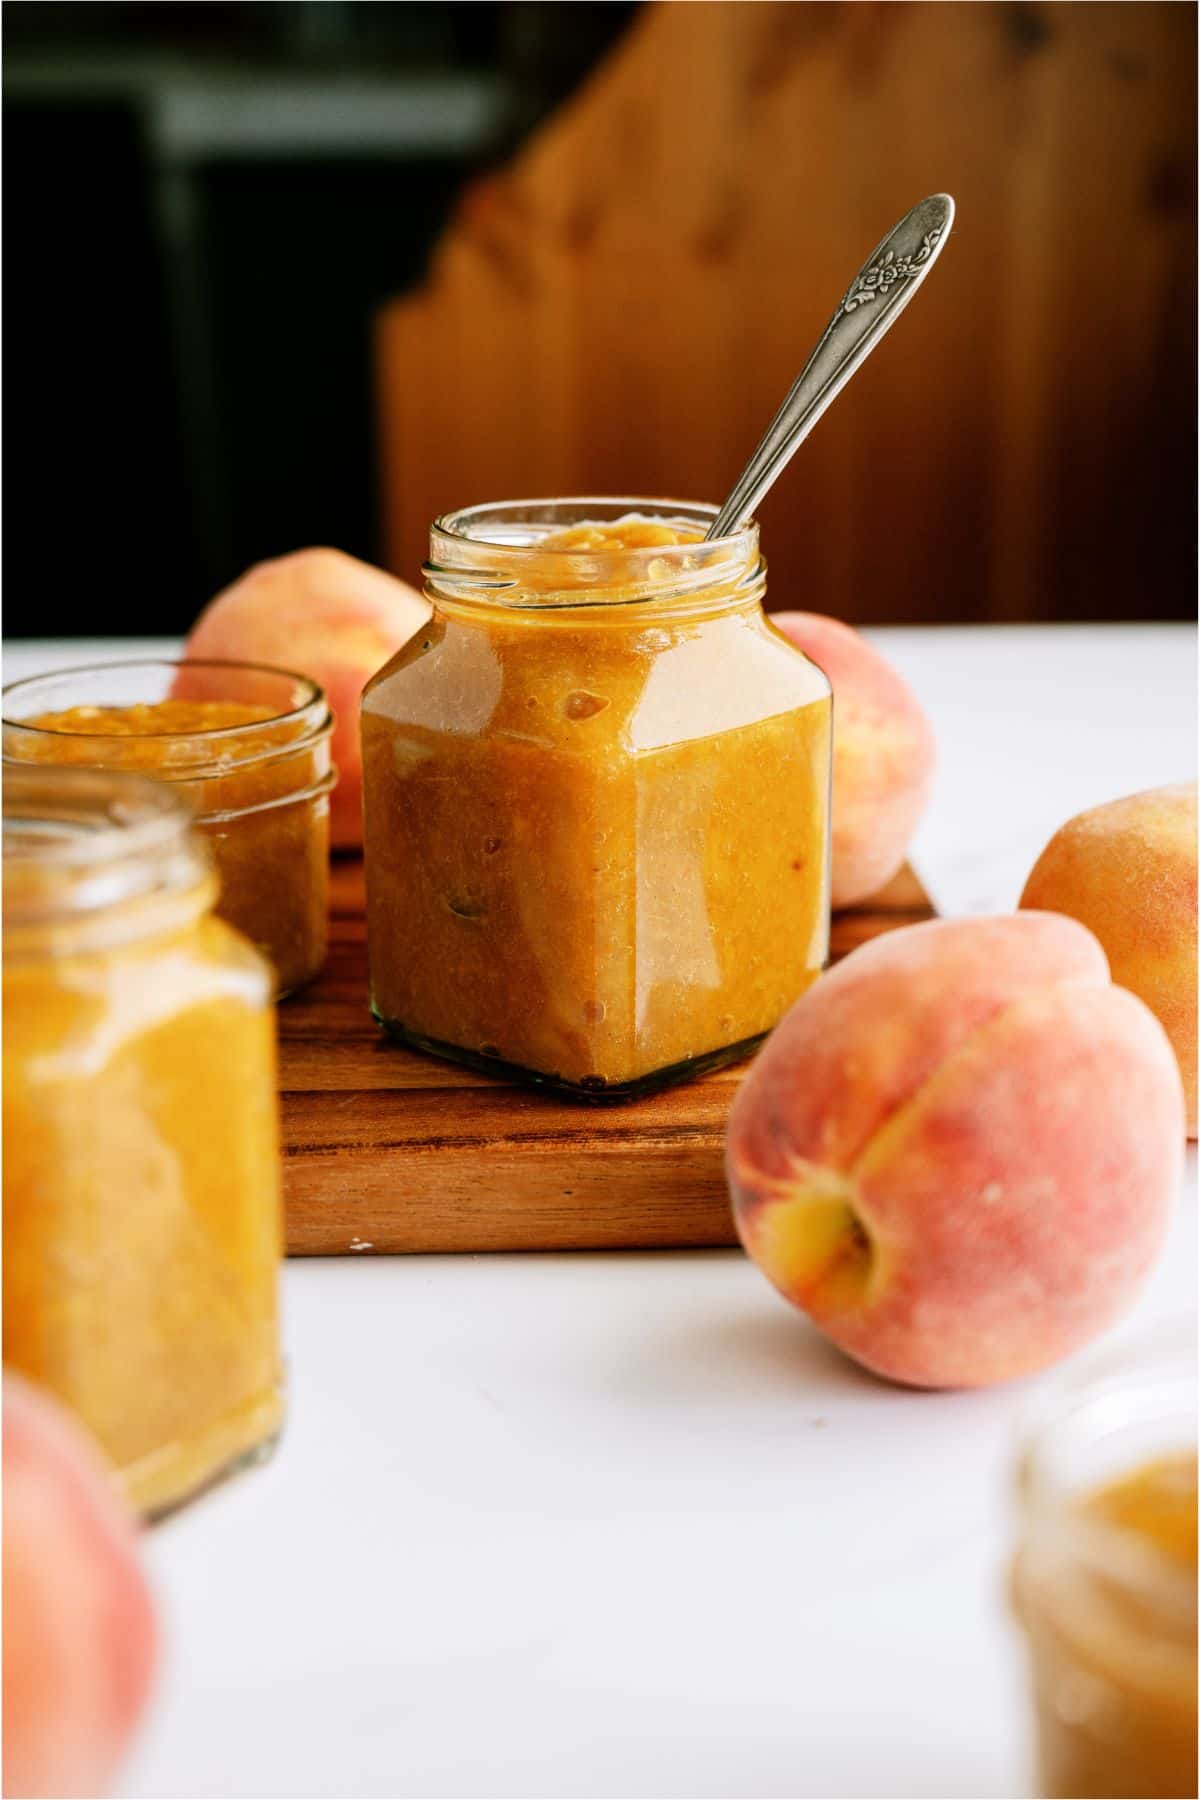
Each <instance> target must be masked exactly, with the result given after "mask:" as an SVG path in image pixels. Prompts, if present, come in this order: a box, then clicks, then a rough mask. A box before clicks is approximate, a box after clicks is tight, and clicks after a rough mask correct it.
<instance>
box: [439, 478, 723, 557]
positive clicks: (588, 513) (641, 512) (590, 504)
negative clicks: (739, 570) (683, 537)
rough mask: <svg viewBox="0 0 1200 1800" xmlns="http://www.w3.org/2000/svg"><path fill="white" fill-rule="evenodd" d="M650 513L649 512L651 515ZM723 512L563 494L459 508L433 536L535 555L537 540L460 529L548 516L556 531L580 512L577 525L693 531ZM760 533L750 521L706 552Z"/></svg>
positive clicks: (668, 550)
mask: <svg viewBox="0 0 1200 1800" xmlns="http://www.w3.org/2000/svg"><path fill="white" fill-rule="evenodd" d="M647 508H650V509H651V510H650V511H649V512H647V510H646V509H647ZM720 510H721V509H720V507H719V506H716V505H714V504H713V502H712V501H711V500H675V499H671V498H670V497H664V496H661V495H659V496H651V495H646V494H641V495H638V494H559V495H547V496H545V497H543V498H541V499H532V500H484V501H480V502H477V503H476V504H475V505H474V506H461V507H456V508H455V509H454V511H453V512H447V513H441V514H440V515H439V516H438V517H437V518H436V519H435V520H434V521H433V530H434V531H437V532H440V534H441V535H442V536H443V537H446V538H450V539H455V540H457V541H458V542H460V543H464V544H477V545H486V546H487V547H488V548H496V549H499V550H508V551H521V550H536V549H538V547H539V544H538V540H537V539H536V538H530V539H529V540H528V541H526V542H524V543H522V542H519V541H517V540H515V539H512V538H489V537H485V536H483V535H482V534H481V533H479V532H474V531H468V530H463V529H462V527H463V525H464V524H466V523H468V522H469V521H471V520H474V519H477V518H479V519H483V518H488V517H490V516H494V515H497V514H503V513H506V512H511V513H512V514H513V523H514V525H520V524H528V525H533V524H536V523H538V522H539V521H538V520H537V517H536V515H537V514H544V515H547V517H546V521H545V523H546V529H547V531H550V530H556V529H559V528H561V527H562V526H564V525H565V524H566V523H567V521H566V520H565V519H562V520H560V519H557V518H554V517H553V516H551V515H553V514H554V513H555V512H556V511H559V512H564V513H565V512H568V511H571V512H575V511H577V512H578V513H579V519H578V520H577V521H574V522H575V523H583V522H584V521H594V520H596V519H597V518H599V519H600V520H601V521H602V522H605V523H612V521H613V520H615V519H620V518H626V517H630V516H633V517H635V518H637V517H646V518H654V517H660V518H671V519H679V520H684V519H687V520H689V521H690V522H691V523H692V524H695V525H704V524H709V525H711V523H712V521H713V520H714V519H715V518H716V516H717V514H718V513H719V512H720ZM757 530H758V525H757V521H755V520H753V519H751V520H749V521H748V522H747V523H746V524H745V525H742V526H740V527H739V529H738V530H737V531H731V532H729V533H727V534H726V535H725V536H724V537H719V538H713V539H712V542H711V545H708V544H707V543H706V547H707V548H711V549H712V550H716V549H718V548H719V547H721V546H724V547H725V548H726V549H732V548H736V547H737V546H738V545H741V544H749V543H750V542H751V540H752V538H753V536H754V535H755V534H756V532H757ZM699 547H700V546H699V545H698V544H694V543H692V544H661V545H654V546H652V547H651V548H650V550H649V554H650V555H652V556H665V557H668V558H670V557H671V556H672V555H674V556H676V557H679V556H681V555H684V554H686V553H687V552H688V551H691V552H692V553H693V554H694V553H695V551H696V550H697V549H699ZM546 554H550V555H553V556H561V557H563V558H567V557H572V558H575V557H578V558H580V559H582V560H585V561H586V560H589V559H594V557H595V552H594V551H578V550H552V551H550V552H548V553H546ZM608 554H610V555H616V556H643V555H645V554H647V551H646V548H645V547H644V546H643V547H639V548H638V549H636V550H618V551H612V552H609V553H608Z"/></svg>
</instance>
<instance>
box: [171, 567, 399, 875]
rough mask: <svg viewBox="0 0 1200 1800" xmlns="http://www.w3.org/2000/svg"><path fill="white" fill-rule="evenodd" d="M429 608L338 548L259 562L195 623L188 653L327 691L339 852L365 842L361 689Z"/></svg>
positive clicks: (334, 839) (332, 831) (391, 578)
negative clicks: (287, 675) (248, 665)
mask: <svg viewBox="0 0 1200 1800" xmlns="http://www.w3.org/2000/svg"><path fill="white" fill-rule="evenodd" d="M429 612H430V608H429V603H428V601H427V600H425V599H424V598H423V597H422V595H420V594H419V593H417V591H416V589H415V588H411V587H409V586H408V584H407V582H404V581H398V580H397V579H396V577H395V576H394V575H388V574H386V573H385V572H384V570H382V569H376V568H373V567H372V566H371V565H370V564H369V563H364V562H359V561H358V560H357V558H355V557H353V556H346V555H345V554H344V553H343V552H342V551H340V550H324V549H316V550H296V551H294V552H293V553H292V554H291V555H290V556H279V557H276V558H275V559H274V560H273V561H271V562H262V563H258V564H256V565H255V567H254V568H252V569H250V570H248V571H247V573H246V574H245V575H242V576H241V577H240V578H239V579H238V580H237V581H235V582H234V583H233V585H232V586H231V587H227V588H226V589H225V590H224V592H223V593H220V594H218V595H217V597H216V599H215V600H212V601H210V602H209V604H208V605H207V606H206V607H205V609H204V611H203V612H202V613H201V615H200V617H199V618H198V619H197V621H196V623H195V625H194V626H193V627H192V631H191V635H190V636H189V638H188V641H187V654H188V655H189V656H194V657H214V658H216V659H218V660H221V661H228V662H252V663H269V664H272V665H273V666H274V667H276V668H280V669H292V670H294V671H296V673H298V674H300V675H307V676H309V677H310V678H311V679H312V680H313V681H316V682H319V683H320V685H321V687H323V688H324V690H325V693H326V695H327V697H328V700H329V704H330V707H331V708H332V710H333V717H334V732H333V760H334V762H335V764H336V765H337V770H338V784H337V786H336V787H335V789H334V790H333V796H332V800H331V805H330V835H331V840H332V843H333V846H334V848H335V849H339V848H340V849H351V848H355V847H357V846H358V845H360V844H361V843H362V755H361V750H360V746H359V736H358V703H359V699H360V697H361V695H362V690H363V688H364V687H365V685H366V683H367V681H368V679H369V678H370V677H371V676H372V675H373V674H374V673H375V671H376V669H378V668H380V667H382V665H383V664H384V663H385V662H386V661H387V660H388V658H389V657H390V656H392V655H393V654H394V653H395V652H396V651H397V650H398V649H399V648H400V647H401V645H402V644H406V643H407V642H408V640H409V638H410V637H411V636H412V634H413V632H414V631H417V630H418V629H419V628H420V627H421V626H422V625H424V623H425V621H426V620H427V619H428V617H429Z"/></svg>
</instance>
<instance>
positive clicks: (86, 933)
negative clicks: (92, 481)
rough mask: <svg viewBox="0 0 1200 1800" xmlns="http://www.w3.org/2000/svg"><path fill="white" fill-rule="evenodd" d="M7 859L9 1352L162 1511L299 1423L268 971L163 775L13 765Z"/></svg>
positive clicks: (129, 1489) (150, 1507) (10, 1360)
mask: <svg viewBox="0 0 1200 1800" xmlns="http://www.w3.org/2000/svg"><path fill="white" fill-rule="evenodd" d="M3 869H4V883H3V891H4V972H3V1000H4V1360H5V1362H6V1363H7V1364H11V1365H12V1366H14V1367H16V1368H18V1369H19V1370H21V1372H22V1373H23V1374H25V1375H27V1376H29V1377H30V1379H31V1380H33V1381H36V1382H39V1383H41V1384H42V1385H43V1386H44V1387H46V1388H48V1389H50V1390H51V1391H52V1392H53V1393H55V1394H56V1395H57V1396H58V1398H59V1399H60V1400H62V1401H63V1402H64V1403H65V1404H66V1405H67V1406H68V1407H70V1408H71V1409H72V1410H73V1411H74V1412H75V1413H77V1414H78V1416H79V1417H80V1418H81V1419H82V1421H83V1423H84V1424H85V1425H87V1426H88V1427H89V1428H90V1430H91V1431H92V1433H93V1434H94V1435H95V1437H96V1438H97V1439H98V1440H99V1443H100V1445H101V1447H102V1448H103V1449H104V1450H105V1451H106V1452H107V1454H108V1456H109V1458H110V1459H111V1461H112V1463H113V1465H114V1468H115V1471H116V1476H117V1479H118V1481H119V1483H120V1485H121V1487H122V1488H123V1489H124V1491H125V1493H126V1494H127V1496H128V1498H129V1500H130V1501H131V1503H132V1504H133V1505H134V1506H135V1507H136V1508H137V1509H138V1510H140V1511H141V1512H143V1513H144V1514H146V1515H147V1516H154V1515H157V1514H160V1513H162V1512H165V1511H167V1510H169V1509H170V1508H172V1507H174V1506H176V1505H178V1504H179V1503H180V1502H181V1501H183V1500H185V1499H187V1498H188V1497H189V1496H190V1495H192V1494H194V1493H196V1492H197V1491H198V1490H199V1489H201V1488H203V1487H206V1486H208V1485H209V1483H211V1482H212V1481H214V1480H215V1479H216V1478H217V1477H219V1476H221V1475H223V1474H225V1473H227V1472H229V1471H230V1470H231V1469H233V1468H234V1467H237V1466H238V1465H240V1464H241V1463H243V1462H245V1461H247V1460H253V1459H257V1458H258V1457H260V1456H262V1455H263V1454H264V1453H265V1452H266V1451H267V1450H268V1449H269V1447H270V1445H271V1444H272V1443H273V1441H274V1439H275V1437H276V1435H277V1433H278V1431H279V1427H280V1422H281V1418H282V1400H281V1387H280V1356H279V1325H278V1310H277V1287H278V1274H279V1260H280V1256H281V1253H282V1222H281V1209H280V1192H279V1185H280V1164H279V1128H278V1108H277V1101H276V1093H275V1037H274V1012H273V1010H272V1007H271V979H270V972H269V970H268V968H267V965H266V963H265V962H264V961H263V959H262V958H261V957H260V956H259V954H258V952H257V951H256V950H254V949H253V948H252V947H251V946H250V945H249V944H248V943H246V942H245V940H244V939H243V938H242V937H240V936H239V935H238V933H236V932H235V931H232V930H231V929H230V928H229V926H227V925H225V924H223V923H222V922H221V921H220V920H219V919H216V918H215V917H214V916H213V913H212V903H213V896H214V894H215V892H216V881H215V879H214V876H213V872H212V864H211V858H210V856H209V854H208V850H207V847H206V845H205V843H204V841H203V840H202V839H201V838H199V837H198V836H197V835H196V834H194V833H193V832H192V831H191V830H190V828H189V819H188V814H187V809H186V807H185V806H184V804H183V803H182V801H181V800H180V798H179V796H178V794H177V793H176V792H175V791H174V790H173V789H172V788H170V787H168V786H166V785H165V784H162V783H159V782H151V781H147V780H145V779H143V778H141V777H138V776H135V775H128V774H116V773H101V772H95V771H87V770H66V769H57V768H47V769H34V768H28V769H14V768H10V769H8V770H7V771H6V773H5V781H4V862H3Z"/></svg>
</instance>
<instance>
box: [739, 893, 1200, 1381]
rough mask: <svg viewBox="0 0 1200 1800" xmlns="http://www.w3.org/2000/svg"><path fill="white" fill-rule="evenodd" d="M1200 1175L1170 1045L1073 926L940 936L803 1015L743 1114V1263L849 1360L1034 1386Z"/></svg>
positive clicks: (1128, 1282) (920, 939)
mask: <svg viewBox="0 0 1200 1800" xmlns="http://www.w3.org/2000/svg"><path fill="white" fill-rule="evenodd" d="M1182 1156H1183V1095H1182V1090H1181V1086H1180V1080H1179V1070H1178V1068H1177V1067H1176V1063H1175V1058H1174V1055H1173V1054H1172V1051H1171V1046H1170V1044H1169V1042H1168V1040H1167V1036H1166V1033H1165V1032H1164V1031H1163V1029H1162V1026H1161V1025H1160V1024H1159V1023H1158V1020H1157V1019H1156V1018H1155V1017H1154V1015H1153V1013H1152V1012H1151V1011H1150V1010H1149V1008H1148V1007H1146V1006H1144V1005H1143V1004H1142V1002H1141V1001H1140V1000H1138V999H1137V998H1136V997H1135V996H1134V995H1133V994H1128V993H1126V992H1124V990H1123V989H1121V988H1117V987H1113V986H1112V985H1111V983H1110V980H1109V974H1108V966H1107V964H1106V962H1105V960H1104V952H1103V950H1102V949H1101V948H1100V945H1099V944H1098V943H1097V942H1096V939H1095V938H1094V937H1093V936H1092V934H1091V933H1090V932H1089V931H1087V930H1085V929H1084V927H1083V926H1082V925H1078V924H1076V923H1075V921H1074V920H1073V919H1065V918H1060V917H1058V916H1057V915H1055V914H1053V913H1033V912H1025V913H1014V914H1011V915H1009V916H1007V917H1004V918H992V919H954V920H951V919H936V920H933V921H931V922H930V923H929V924H925V925H912V926H908V927H906V928H904V929H901V930H899V931H894V932H890V933H888V935H887V936H885V937H881V938H877V939H875V940H874V941H873V942H871V943H869V944H867V945H864V946H863V948H862V949H859V950H856V951H854V953H853V954H852V955H851V956H849V957H847V958H846V960H845V961H844V962H842V963H840V964H839V965H838V966H837V968H835V969H834V970H833V971H832V972H831V973H830V974H829V975H826V976H824V977H823V978H822V979H821V980H820V981H819V982H817V984H816V986H815V987H813V988H810V989H809V991H808V992H807V993H806V994H805V995H804V996H803V997H802V998H801V999H800V1000H798V1001H797V1002H796V1004H795V1006H794V1007H793V1008H792V1010H791V1011H790V1012H789V1013H788V1014H787V1016H786V1018H785V1019H784V1020H783V1022H782V1024H781V1025H780V1026H779V1027H778V1028H777V1030H776V1031H775V1033H774V1034H773V1036H772V1037H771V1038H770V1039H769V1040H768V1042H767V1044H766V1046H765V1047H764V1049H763V1050H762V1052H761V1053H760V1055H759V1056H758V1058H757V1059H756V1061H755V1062H754V1064H753V1065H752V1067H751V1069H750V1072H749V1074H748V1075H747V1077H746V1079H745V1081H744V1082H743V1083H742V1086H741V1088H740V1089H739V1091H738V1094H737V1097H736V1099H735V1101H734V1105H733V1110H732V1112H731V1115H730V1119H729V1131H728V1140H727V1170H728V1175H729V1183H730V1188H731V1191H732V1195H733V1202H734V1213H735V1217H736V1220H737V1226H738V1231H739V1233H740V1235H741V1239H742V1242H743V1244H744V1245H745V1247H746V1249H747V1251H748V1252H749V1254H750V1255H751V1256H752V1257H753V1258H754V1260H755V1262H756V1263H757V1264H758V1265H759V1267H760V1268H761V1269H762V1271H763V1273H764V1274H765V1275H767V1276H768V1278H769V1279H770V1280H771V1281H772V1282H774V1284H775V1286H776V1287H777V1288H778V1289H779V1291H780V1292H781V1293H782V1294H783V1295H784V1296H785V1297H786V1298H787V1299H788V1300H791V1301H792V1302H793V1303H794V1304H795V1305H797V1306H799V1307H800V1308H802V1309H803V1311H805V1312H806V1313H808V1315H809V1316H810V1318H812V1320H813V1321H814V1322H815V1323H816V1324H817V1325H818V1326H819V1327H820V1329H821V1330H822V1331H824V1332H825V1333H826V1334H827V1336H829V1337H830V1338H832V1340H833V1341H834V1343H836V1344H838V1345H840V1347H841V1348H842V1349H843V1350H844V1351H846V1352H847V1353H848V1354H849V1355H850V1356H853V1357H855V1358H856V1359H857V1360H858V1361H859V1362H861V1363H865V1364H866V1366H867V1367H868V1368H870V1369H874V1370H875V1371H876V1372H877V1373H879V1374H881V1375H886V1376H889V1377H890V1378H891V1379H892V1380H895V1381H901V1382H907V1383H909V1384H911V1385H913V1386H917V1387H976V1386H981V1385H983V1384H985V1383H988V1382H994V1381H1003V1380H1007V1379H1009V1378H1010V1377H1013V1376H1018V1375H1025V1374H1029V1373H1030V1372H1031V1371H1033V1370H1035V1369H1040V1368H1043V1367H1045V1366H1046V1365H1047V1364H1049V1363H1052V1362H1055V1361H1057V1360H1058V1358H1060V1357H1062V1356H1065V1355H1066V1354H1067V1353H1068V1352H1069V1351H1071V1350H1074V1349H1075V1348H1076V1347H1077V1346H1079V1345H1081V1344H1084V1343H1086V1342H1087V1341H1088V1340H1089V1339H1090V1338H1092V1337H1094V1336H1095V1335H1096V1334H1097V1333H1098V1332H1099V1331H1101V1330H1103V1329H1104V1327H1105V1326H1106V1325H1108V1324H1109V1323H1110V1322H1111V1321H1112V1320H1113V1319H1115V1318H1116V1317H1117V1316H1118V1314H1119V1313H1121V1312H1122V1311H1123V1310H1124V1308H1125V1307H1126V1306H1127V1305H1128V1304H1129V1302H1130V1300H1131V1298H1132V1296H1133V1295H1134V1293H1135V1292H1136V1290H1137V1288H1138V1287H1139V1285H1140V1283H1141V1281H1142V1279H1143V1277H1144V1276H1145V1275H1146V1273H1147V1271H1148V1270H1149V1269H1150V1267H1151V1266H1152V1264H1153V1263H1154V1261H1155V1258H1156V1257H1157V1255H1158V1252H1159V1249H1160V1246H1161V1244H1162V1241H1163V1236H1164V1233H1165V1230H1166V1225H1167V1219H1168V1215H1169V1212H1170V1208H1171V1205H1172V1201H1173V1199H1174V1196H1175V1193H1176V1190H1177V1187H1178V1183H1179V1175H1180V1167H1181V1159H1182Z"/></svg>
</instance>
